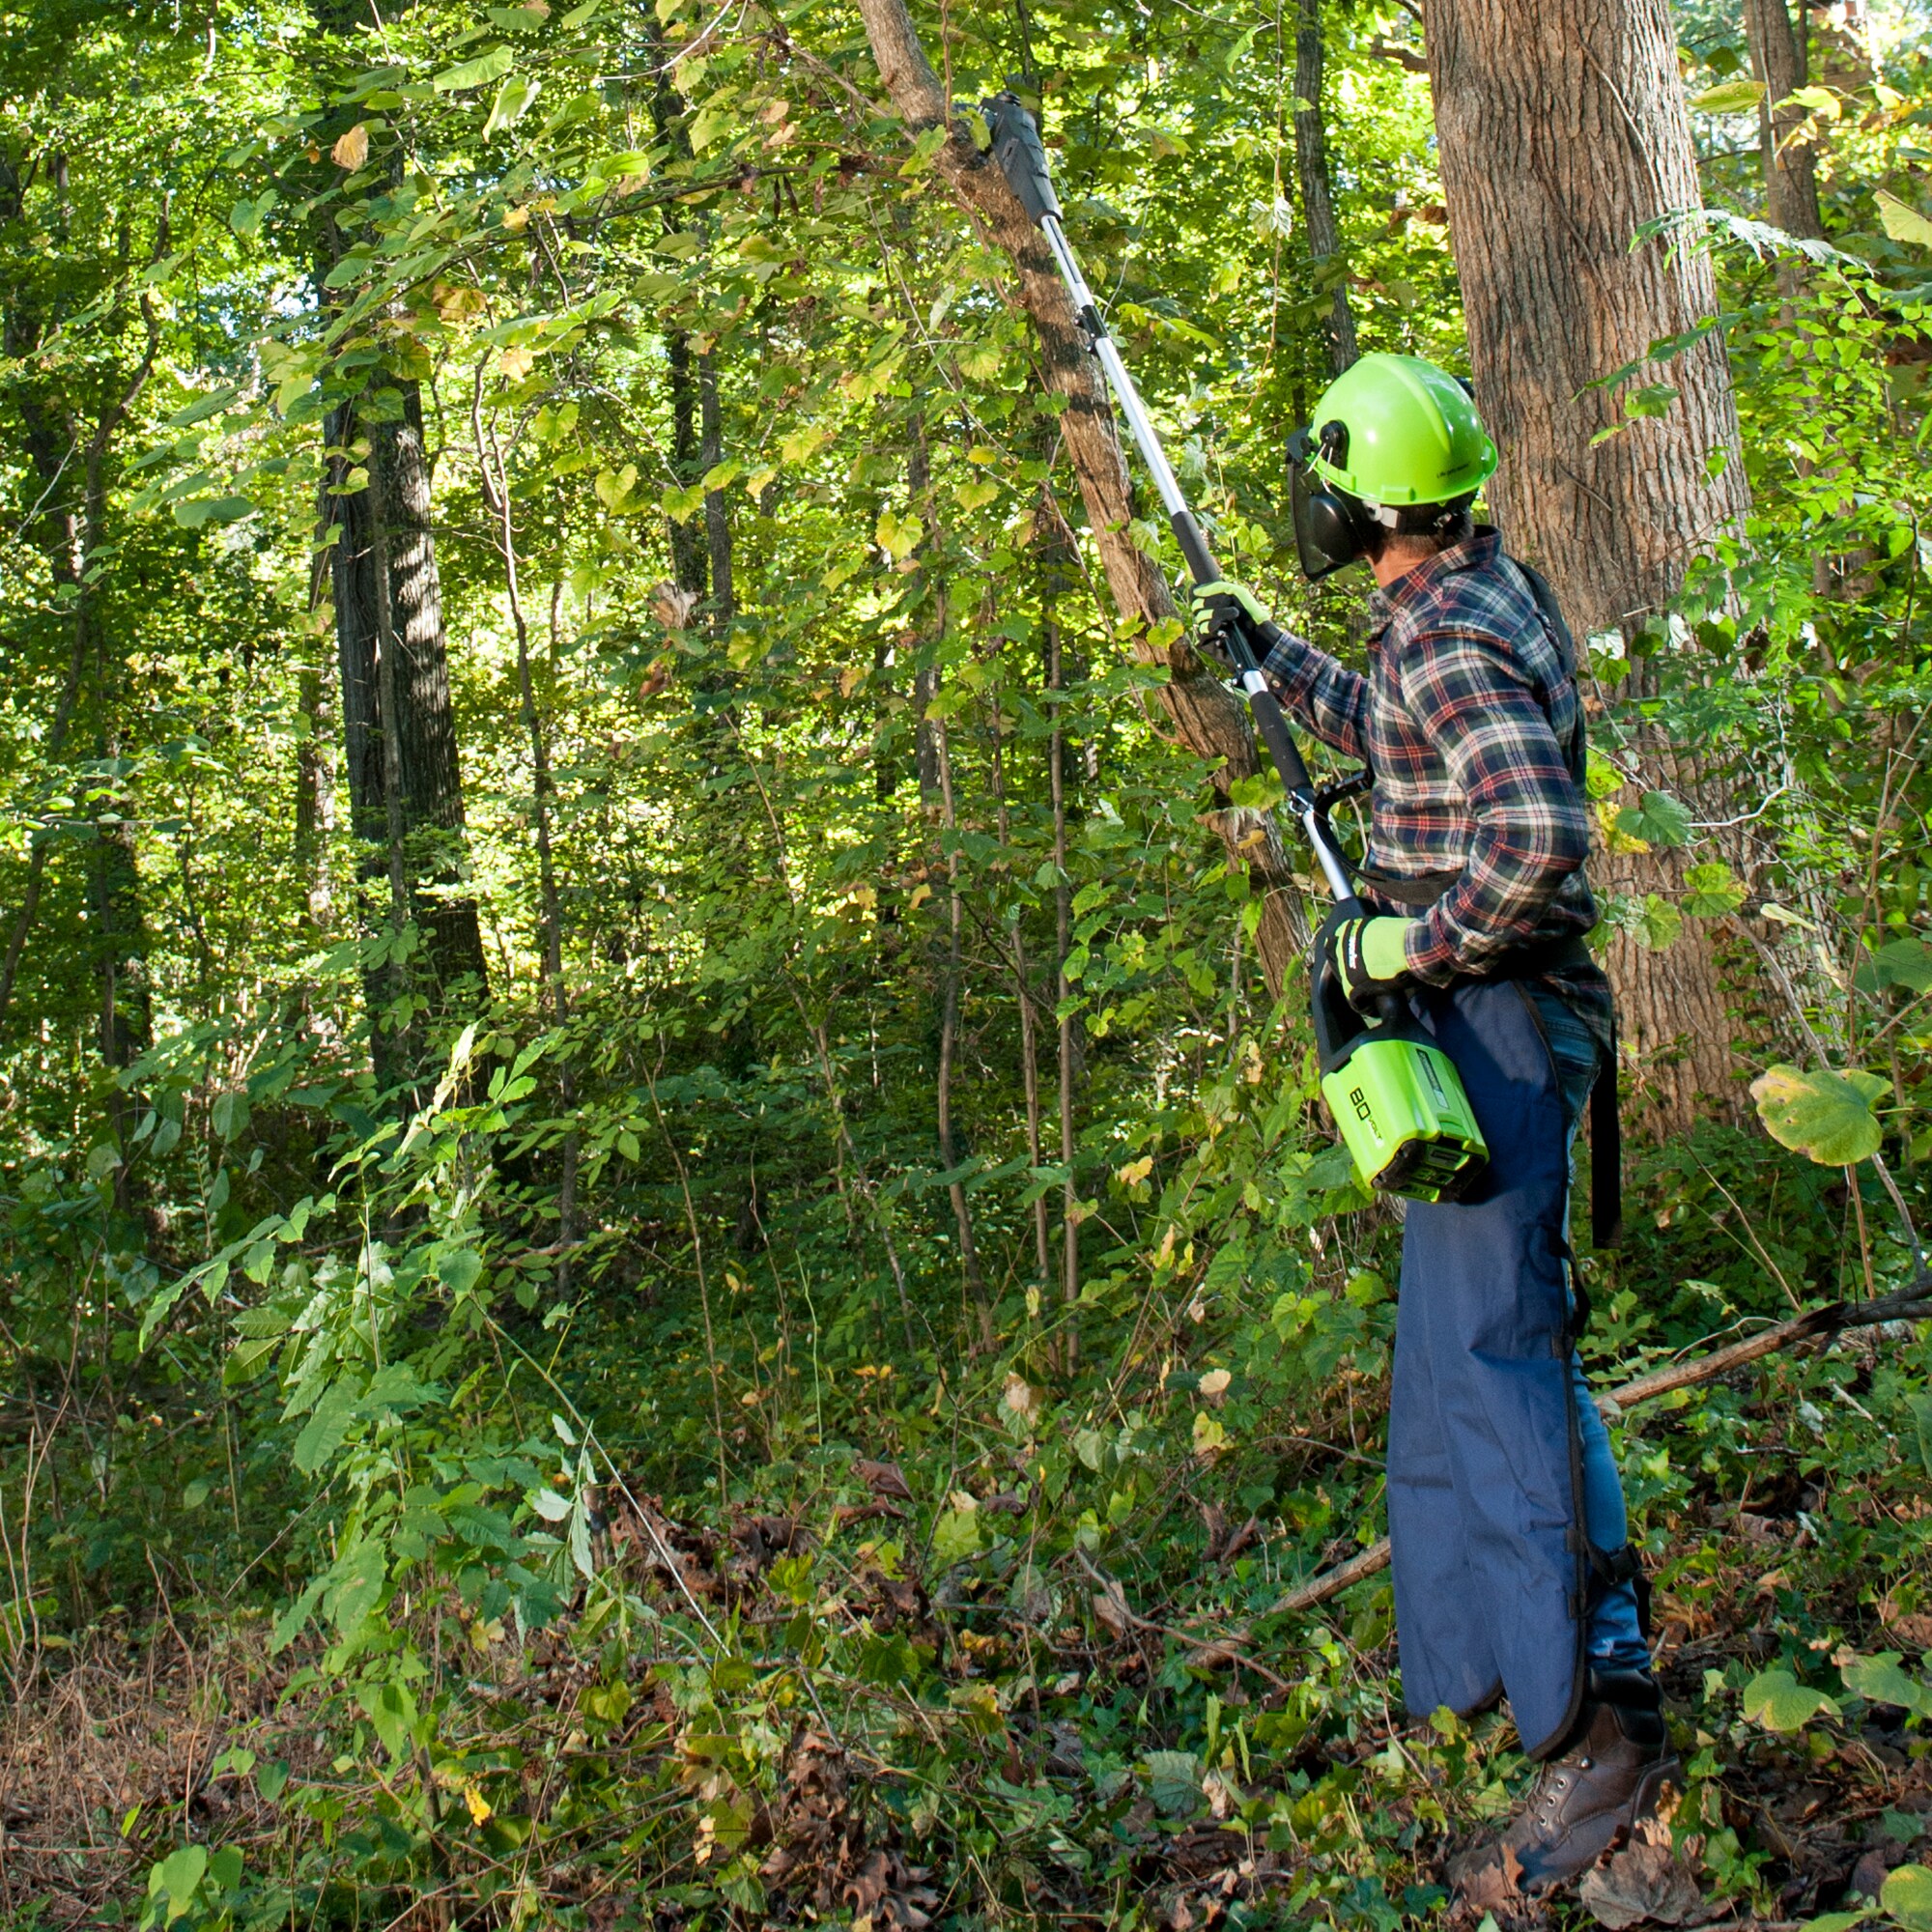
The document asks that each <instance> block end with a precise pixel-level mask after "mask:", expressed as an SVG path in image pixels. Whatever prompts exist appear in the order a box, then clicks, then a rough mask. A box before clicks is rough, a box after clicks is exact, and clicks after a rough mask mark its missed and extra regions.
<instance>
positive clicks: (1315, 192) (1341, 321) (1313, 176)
mask: <svg viewBox="0 0 1932 1932" xmlns="http://www.w3.org/2000/svg"><path fill="white" fill-rule="evenodd" d="M1294 170H1295V173H1296V175H1297V176H1298V177H1299V178H1300V184H1301V222H1302V226H1303V227H1304V228H1305V229H1306V230H1307V231H1308V253H1309V257H1310V259H1311V261H1312V262H1313V263H1314V266H1315V279H1316V282H1317V284H1318V285H1319V284H1320V283H1321V282H1323V281H1325V280H1329V279H1330V278H1332V280H1333V283H1334V288H1333V293H1332V294H1331V295H1330V297H1329V301H1328V327H1327V336H1328V364H1329V367H1330V368H1332V369H1333V370H1334V372H1335V373H1336V375H1338V376H1339V375H1340V374H1341V373H1342V371H1343V370H1344V369H1346V368H1347V367H1348V366H1349V365H1350V363H1351V362H1352V361H1353V360H1354V359H1355V356H1356V355H1357V353H1358V352H1357V350H1356V348H1355V317H1354V312H1353V311H1352V310H1351V309H1350V306H1349V277H1348V273H1347V270H1345V269H1344V268H1343V266H1342V264H1341V263H1340V262H1338V261H1336V260H1335V257H1336V255H1337V253H1338V251H1339V250H1340V248H1341V239H1340V237H1339V235H1338V234H1337V232H1336V228H1335V195H1334V190H1333V188H1332V187H1331V186H1330V185H1329V180H1328V133H1327V129H1326V128H1325V126H1324V125H1323V123H1322V118H1321V0H1300V11H1299V13H1298V14H1297V15H1296V19H1295V28H1294Z"/></svg>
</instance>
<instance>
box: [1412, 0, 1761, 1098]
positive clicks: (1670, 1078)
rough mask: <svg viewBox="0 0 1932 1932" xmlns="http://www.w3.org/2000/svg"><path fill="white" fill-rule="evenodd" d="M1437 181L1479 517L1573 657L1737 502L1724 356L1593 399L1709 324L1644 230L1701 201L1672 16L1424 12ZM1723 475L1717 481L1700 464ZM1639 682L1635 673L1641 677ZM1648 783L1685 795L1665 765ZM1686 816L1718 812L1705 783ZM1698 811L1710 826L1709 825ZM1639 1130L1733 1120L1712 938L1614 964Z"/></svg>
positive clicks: (1689, 933)
mask: <svg viewBox="0 0 1932 1932" xmlns="http://www.w3.org/2000/svg"><path fill="white" fill-rule="evenodd" d="M1423 17H1424V20H1425V23H1426V31H1427V40H1428V49H1429V70H1430V80H1431V83H1432V86H1433V88H1434V92H1435V126H1436V134H1437V139H1438V144H1439V149H1440V154H1441V161H1442V185H1443V189H1444V192H1445V194H1446V196H1447V199H1448V204H1449V220H1450V227H1451V231H1452V234H1453V236H1454V241H1455V246H1456V259H1457V267H1458V269H1459V270H1460V272H1461V276H1462V285H1463V309H1464V312H1465V314H1466V316H1467V319H1468V329H1469V353H1470V359H1471V362H1472V365H1473V367H1474V371H1475V379H1476V394H1477V399H1478V401H1479V403H1480V404H1481V406H1482V410H1483V414H1484V417H1485V420H1486V421H1487V422H1488V424H1489V426H1490V430H1491V432H1492V435H1493V436H1494V437H1495V439H1496V441H1497V444H1498V445H1499V447H1500V449H1501V451H1502V467H1501V469H1499V470H1498V471H1497V472H1496V476H1495V480H1494V481H1493V482H1492V485H1491V486H1490V491H1489V500H1490V503H1491V505H1492V508H1493V509H1494V511H1495V512H1496V515H1497V521H1498V522H1499V523H1500V524H1501V526H1502V528H1503V531H1504V534H1505V535H1506V537H1507V538H1508V539H1509V542H1510V546H1511V548H1512V550H1513V551H1514V552H1515V553H1516V554H1519V555H1520V556H1522V557H1524V558H1526V559H1527V560H1528V561H1530V562H1532V563H1535V564H1537V565H1538V566H1539V567H1540V568H1542V569H1543V571H1544V572H1545V573H1546V574H1547V575H1548V577H1549V579H1550V581H1551V582H1552V583H1553V584H1554V585H1555V587H1556V590H1557V593H1558V595H1559V597H1560V598H1561V600H1562V603H1563V606H1564V608H1565V610H1566V611H1567V612H1568V614H1569V617H1570V621H1571V623H1572V625H1573V626H1574V628H1575V629H1576V632H1577V637H1578V639H1582V638H1583V637H1585V636H1586V635H1588V634H1590V633H1594V632H1601V631H1605V630H1615V629H1622V630H1624V631H1625V632H1626V633H1629V632H1632V631H1634V629H1635V628H1636V626H1637V625H1639V624H1640V623H1641V622H1642V620H1643V619H1644V618H1645V617H1646V616H1648V615H1649V614H1650V613H1652V612H1654V611H1661V610H1662V609H1663V608H1664V607H1666V606H1667V605H1668V603H1669V601H1670V599H1671V598H1672V597H1673V596H1675V595H1676V593H1677V592H1678V590H1679V589H1680V588H1681V587H1682V584H1683V581H1684V572H1685V567H1686V564H1687V562H1688V560H1689V558H1690V555H1691V554H1692V553H1693V552H1695V551H1696V550H1698V549H1699V548H1700V547H1701V546H1703V545H1704V544H1705V543H1707V542H1708V541H1709V539H1710V538H1711V537H1712V535H1713V534H1714V533H1715V532H1717V531H1718V530H1719V529H1722V528H1724V527H1726V526H1730V525H1733V524H1735V523H1736V521H1737V520H1738V519H1739V518H1740V517H1741V516H1742V515H1743V514H1744V512H1745V510H1746V509H1747V506H1748V498H1747V492H1746V484H1745V477H1744V465H1743V462H1742V460H1741V456H1740V452H1739V445H1738V425H1737V412H1736V409H1735V407H1734V404H1733V400H1732V395H1731V383H1730V371H1729V367H1728V365H1727V363H1726V361H1725V359H1724V351H1723V346H1722V343H1721V341H1720V340H1719V339H1718V338H1716V337H1714V336H1710V337H1706V338H1704V339H1703V340H1702V341H1700V342H1698V343H1697V344H1695V345H1694V346H1693V347H1691V348H1690V349H1689V350H1687V351H1686V352H1685V353H1684V354H1683V355H1681V356H1679V357H1678V358H1676V360H1675V361H1674V362H1673V363H1672V364H1671V365H1670V366H1669V368H1668V369H1667V370H1663V371H1657V370H1653V369H1649V368H1643V369H1639V371H1638V373H1637V374H1636V375H1635V376H1634V377H1633V378H1632V379H1630V380H1631V384H1642V383H1644V382H1647V381H1654V380H1657V379H1658V378H1659V377H1660V376H1662V377H1663V378H1665V379H1667V380H1668V381H1669V382H1670V383H1672V384H1674V385H1675V386H1676V388H1677V391H1678V395H1677V399H1676V400H1675V401H1674V402H1673V403H1672V404H1671V406H1670V408H1669V409H1668V410H1667V411H1666V412H1665V413H1664V414H1662V415H1661V416H1656V417H1652V418H1648V419H1645V420H1641V421H1637V422H1634V423H1631V424H1630V425H1629V426H1627V427H1625V428H1623V429H1621V430H1619V431H1618V432H1617V433H1616V434H1615V435H1613V436H1611V437H1609V438H1608V439H1607V440H1605V441H1604V442H1602V443H1600V444H1597V445H1595V446H1594V447H1593V446H1592V438H1593V437H1595V436H1596V434H1597V433H1598V432H1599V431H1600V430H1604V429H1608V428H1610V427H1611V426H1612V425H1614V424H1615V423H1617V422H1618V421H1619V419H1620V415H1619V401H1618V396H1619V392H1618V391H1612V390H1605V389H1602V388H1592V387H1590V386H1589V385H1590V384H1593V383H1595V382H1597V381H1598V380H1599V379H1601V378H1603V377H1605V376H1607V375H1609V374H1610V373H1611V372H1612V371H1614V370H1616V369H1619V368H1622V367H1623V366H1625V365H1626V364H1628V363H1641V362H1643V361H1644V360H1645V358H1646V357H1647V356H1648V354H1649V350H1650V345H1651V344H1652V343H1653V342H1655V341H1657V340H1658V339H1659V338H1660V337H1663V336H1669V335H1675V334H1678V333H1680V332H1682V331H1685V330H1688V329H1690V327H1693V326H1694V325H1695V324H1697V323H1698V322H1701V321H1702V320H1704V319H1705V318H1706V317H1707V316H1709V315H1710V314H1711V313H1712V312H1713V311H1714V309H1715V307H1716V294H1715V288H1714V285H1713V280H1712V272H1711V265H1710V260H1709V257H1708V256H1706V255H1705V254H1703V253H1701V252H1699V251H1698V250H1697V249H1695V248H1688V247H1673V246H1672V245H1671V244H1670V242H1669V241H1649V242H1646V243H1644V244H1643V245H1642V246H1641V247H1638V248H1634V249H1633V248H1632V246H1631V240H1632V237H1633V236H1634V234H1635V232H1636V231H1637V229H1638V228H1639V227H1640V226H1641V225H1642V224H1643V223H1645V222H1647V221H1649V220H1651V219H1653V218H1654V217H1656V216H1659V215H1662V214H1665V213H1670V212H1671V211H1674V210H1681V209H1690V208H1695V207H1696V206H1697V203H1698V185H1697V172H1696V164H1695V157H1694V156H1693V154H1692V150H1691V145H1690V123H1689V118H1688V114H1687V110H1686V108H1685V104H1684V92H1683V86H1682V83H1681V80H1680V78H1679V75H1678V70H1677V43H1676V40H1675V36H1674V34H1673V31H1672V27H1671V20H1670V14H1669V10H1668V8H1667V6H1666V5H1665V0H1424V4H1423ZM1714 468H1716V469H1718V470H1719V474H1718V475H1717V476H1716V477H1713V476H1712V474H1711V470H1712V469H1714ZM1634 678H1635V679H1636V680H1637V681H1638V682H1640V681H1641V668H1640V667H1639V669H1638V671H1637V672H1635V673H1634ZM1644 749H1646V750H1649V751H1651V752H1652V753H1653V754H1654V756H1655V759H1656V763H1655V770H1656V774H1657V781H1658V782H1659V783H1662V784H1664V785H1665V786H1667V787H1669V788H1673V789H1680V790H1693V789H1695V788H1697V787H1698V786H1699V785H1700V783H1701V781H1700V779H1699V775H1698V774H1697V773H1696V772H1695V771H1694V770H1693V769H1692V768H1690V766H1689V765H1687V764H1685V763H1683V762H1682V761H1680V760H1677V759H1675V758H1674V757H1672V756H1671V754H1670V752H1669V748H1667V747H1646V748H1644ZM1698 802H1699V803H1700V804H1701V805H1704V806H1707V807H1708V806H1711V805H1713V804H1718V803H1720V802H1721V793H1720V792H1719V790H1718V788H1716V787H1714V786H1711V785H1708V784H1704V785H1703V788H1702V795H1701V796H1700V797H1699V799H1698ZM1699 815H1700V816H1703V817H1709V818H1718V817H1723V816H1725V815H1727V814H1725V813H1724V812H1723V811H1721V810H1703V811H1700V813H1699ZM1682 861H1683V855H1682V854H1671V853H1664V854H1644V855H1633V854H1624V855H1616V856H1614V857H1612V858H1610V859H1608V860H1607V862H1606V863H1605V865H1604V867H1603V870H1602V878H1603V881H1604V883H1605V884H1606V885H1607V886H1608V887H1609V888H1610V890H1612V891H1613V892H1619V893H1630V894H1635V895H1642V894H1644V893H1645V892H1659V893H1663V894H1665V895H1669V896H1672V897H1675V896H1676V895H1677V889H1678V888H1679V886H1680V885H1681V874H1682V870H1683V863H1682ZM1609 964H1610V972H1611V977H1612V978H1613V980H1615V981H1616V985H1617V992H1618V998H1619V1007H1620V1011H1621V1017H1622V1025H1623V1035H1624V1040H1625V1043H1626V1046H1627V1047H1628V1048H1629V1049H1630V1051H1631V1053H1632V1055H1633V1057H1634V1060H1635V1062H1636V1063H1637V1065H1638V1074H1639V1095H1640V1098H1641V1100H1642V1102H1643V1105H1644V1109H1645V1112H1646V1115H1647V1119H1648V1123H1649V1124H1650V1125H1651V1126H1652V1127H1654V1128H1655V1129H1657V1130H1659V1131H1663V1132H1675V1131H1682V1130H1683V1129H1684V1128H1686V1127H1688V1126H1689V1125H1690V1122H1692V1121H1694V1120H1696V1119H1698V1118H1699V1117H1700V1116H1702V1115H1703V1114H1705V1113H1707V1112H1709V1111H1711V1108H1710V1106H1709V1105H1707V1104H1706V1100H1707V1099H1708V1101H1709V1102H1714V1103H1715V1105H1716V1108H1717V1110H1718V1111H1719V1112H1730V1111H1732V1110H1733V1109H1734V1108H1735V1104H1736V1102H1735V1095H1736V1092H1737V1090H1736V1087H1735V1085H1734V1083H1733V1082H1732V1080H1731V1077H1730V1076H1731V1042H1732V1032H1733V1029H1732V1024H1731V1019H1730V1016H1729V1014H1728V1012H1727V1011H1726V1008H1725V1002H1724V995H1723V989H1722V987H1721V985H1720V984H1719V975H1718V968H1717V963H1716V960H1715V958H1714V957H1713V954H1712V952H1711V947H1710V942H1709V939H1708V937H1707V936H1706V930H1705V928H1704V927H1703V926H1702V925H1701V924H1700V923H1698V922H1694V921H1693V922H1691V923H1690V924H1688V925H1687V926H1686V928H1685V930H1684V934H1683V936H1682V937H1681V938H1680V939H1679V940H1678V941H1677V943H1676V944H1675V945H1674V946H1672V947H1670V948H1668V949H1666V950H1664V951H1662V952H1652V951H1650V950H1648V949H1646V948H1644V947H1642V946H1641V945H1639V944H1638V943H1637V942H1636V941H1635V940H1634V939H1633V938H1630V937H1628V936H1621V935H1620V936H1619V937H1617V938H1616V939H1614V940H1613V941H1612V943H1611V946H1610V951H1609Z"/></svg>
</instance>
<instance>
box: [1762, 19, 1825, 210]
mask: <svg viewBox="0 0 1932 1932" xmlns="http://www.w3.org/2000/svg"><path fill="white" fill-rule="evenodd" d="M1745 34H1746V37H1747V39H1748V40H1749V42H1750V57H1751V71H1752V72H1753V73H1754V74H1755V75H1756V77H1757V79H1758V80H1759V82H1760V83H1761V84H1762V85H1763V88H1764V96H1765V98H1764V100H1763V101H1762V103H1761V104H1760V106H1759V109H1758V145H1759V147H1760V149H1761V150H1762V152H1763V155H1764V199H1765V211H1766V213H1768V214H1769V215H1770V217H1771V223H1772V226H1773V227H1775V228H1782V229H1783V230H1784V232H1785V233H1786V234H1787V235H1804V236H1808V237H1810V238H1811V239H1812V240H1813V241H1820V240H1822V239H1823V238H1824V234H1825V218H1824V216H1823V215H1822V214H1821V213H1819V212H1818V161H1817V155H1816V154H1815V152H1814V151H1813V149H1812V146H1811V143H1810V142H1809V141H1808V140H1806V139H1804V138H1803V136H1802V134H1801V132H1800V130H1801V129H1802V128H1804V125H1805V122H1806V121H1807V119H1808V118H1809V117H1808V116H1807V115H1806V113H1805V111H1804V108H1802V107H1796V106H1788V105H1785V104H1784V103H1785V102H1787V101H1788V100H1789V99H1790V98H1791V96H1792V95H1794V94H1795V93H1797V91H1798V90H1799V89H1800V88H1801V87H1803V86H1804V65H1805V63H1804V29H1803V28H1802V27H1797V28H1794V27H1793V25H1792V20H1791V12H1790V9H1789V8H1788V7H1787V6H1786V4H1785V0H1745Z"/></svg>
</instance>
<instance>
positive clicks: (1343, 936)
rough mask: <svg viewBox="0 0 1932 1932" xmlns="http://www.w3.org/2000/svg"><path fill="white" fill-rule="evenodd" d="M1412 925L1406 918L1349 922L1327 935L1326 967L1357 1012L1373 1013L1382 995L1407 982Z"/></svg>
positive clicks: (1344, 922) (1353, 920) (1350, 920)
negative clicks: (1331, 970) (1339, 983)
mask: <svg viewBox="0 0 1932 1932" xmlns="http://www.w3.org/2000/svg"><path fill="white" fill-rule="evenodd" d="M1411 923H1412V922H1411V921H1409V920H1406V919H1348V920H1344V921H1342V923H1340V924H1339V925H1337V926H1336V927H1335V928H1334V930H1333V931H1332V932H1330V933H1329V935H1328V959H1329V964H1330V966H1331V967H1332V969H1333V971H1334V974H1335V977H1336V979H1337V980H1340V981H1341V985H1342V991H1343V993H1344V995H1345V996H1346V997H1347V999H1348V1002H1349V1004H1350V1006H1351V1007H1353V1008H1354V1009H1355V1010H1356V1011H1357V1012H1361V1013H1371V1014H1373V1013H1374V1012H1375V1010H1376V1006H1377V1003H1378V1001H1379V1000H1380V998H1381V997H1382V995H1383V994H1384V993H1392V992H1394V991H1395V990H1396V989H1397V988H1398V987H1400V986H1402V985H1404V984H1406V981H1407V980H1408V977H1409V973H1408V928H1409V926H1410V924H1411Z"/></svg>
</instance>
